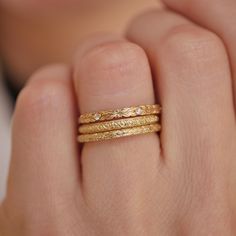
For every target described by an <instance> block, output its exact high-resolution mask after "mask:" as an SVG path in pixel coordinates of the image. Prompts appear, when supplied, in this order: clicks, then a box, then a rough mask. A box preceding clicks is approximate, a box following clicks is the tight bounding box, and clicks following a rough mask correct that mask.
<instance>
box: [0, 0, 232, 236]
mask: <svg viewBox="0 0 236 236" xmlns="http://www.w3.org/2000/svg"><path fill="white" fill-rule="evenodd" d="M165 2H166V3H168V4H169V6H171V7H172V8H175V9H176V10H179V11H180V10H181V11H182V13H183V14H185V15H186V16H188V17H189V18H191V19H192V20H195V21H197V22H199V23H201V25H202V26H198V25H196V24H194V23H192V22H191V21H190V20H188V19H187V18H184V17H183V16H180V15H178V14H177V13H174V12H172V11H167V10H161V11H160V10H159V11H153V12H149V13H146V14H145V15H143V16H141V17H139V18H137V19H136V20H134V22H133V23H132V25H131V26H130V28H129V30H128V38H129V40H130V41H132V43H131V42H128V41H127V40H125V39H122V38H118V37H116V36H110V35H104V36H102V37H101V36H99V37H94V38H93V39H90V40H88V41H87V42H86V44H84V45H81V46H80V49H79V50H78V53H77V56H76V59H75V62H74V63H73V66H72V68H69V67H67V66H62V65H57V66H52V67H48V68H45V69H43V70H41V71H38V72H36V74H35V75H34V76H32V78H31V81H30V83H29V84H28V85H27V86H26V88H24V90H23V91H22V93H21V95H20V97H19V99H18V102H17V106H16V111H15V114H14V122H13V123H14V127H13V148H12V162H11V170H10V177H9V184H8V193H7V197H6V199H5V201H4V203H3V205H2V207H1V211H0V219H1V221H0V225H1V226H2V227H1V229H2V231H3V233H2V235H4V236H5V235H7V236H8V235H10V236H11V235H19V236H21V235H30V236H31V235H33V236H37V235H40V236H41V235H45V236H47V235H49V236H59V235H63V236H64V235H83V236H84V235H89V236H92V235H135V236H137V235H145V236H146V235H150V236H152V235H161V236H165V235H170V236H172V235H173V236H174V235H181V236H182V235H191V236H192V235H193V236H194V235H197V236H199V235H203V236H205V235H214V236H215V235H216V236H218V235H219V236H222V235H227V236H228V235H234V234H235V232H236V229H235V226H234V225H235V224H234V223H235V222H236V201H235V196H236V174H235V173H236V160H235V153H236V125H235V106H234V100H233V99H234V93H235V92H234V89H233V86H232V84H233V83H234V82H233V81H234V78H233V76H232V75H231V70H232V72H234V70H235V69H234V68H233V65H234V64H235V63H234V58H236V56H234V55H233V54H234V52H236V50H234V47H235V46H234V45H233V44H234V43H233V41H234V38H235V36H234V30H233V28H232V29H231V25H230V24H227V23H228V22H227V21H226V20H225V19H226V18H225V17H216V16H217V13H218V12H217V9H218V8H216V6H215V5H214V4H215V3H214V2H213V1H210V3H209V4H208V7H209V11H208V14H209V15H211V18H210V19H207V16H205V17H204V14H202V13H203V11H202V10H201V8H200V5H201V2H202V3H204V2H203V1H199V0H198V1H197V0H193V1H191V2H192V5H193V6H194V8H190V7H187V3H186V2H187V1H186V2H185V1H183V0H179V1H174V0H172V1H171V0H169V1H167V0H166V1H165ZM221 4H222V8H221V11H220V12H221V13H222V15H223V14H225V15H227V16H228V15H231V14H230V12H232V11H233V9H234V7H236V6H234V7H233V6H231V7H230V8H229V9H227V7H225V6H226V5H227V4H226V3H225V2H224V3H219V4H218V5H217V6H218V7H219V5H221ZM210 5H212V6H210ZM232 5H236V3H232ZM223 7H224V8H223ZM185 9H187V10H186V12H185ZM191 9H192V10H191ZM224 11H225V13H224ZM232 16H233V13H232ZM213 19H216V20H217V22H211V21H213ZM231 20H232V19H231ZM224 21H225V22H224ZM203 26H205V27H206V28H205V29H204V28H203ZM216 33H217V34H218V35H219V36H221V38H220V37H218V36H216ZM226 47H227V49H228V52H229V55H230V60H231V61H229V59H228V56H227V52H226ZM145 52H146V53H147V56H146V54H145ZM148 60H149V61H148ZM230 69H231V70H230ZM151 70H152V72H153V73H152V76H151ZM233 74H234V73H233ZM72 79H73V82H74V84H72ZM74 88H75V89H74ZM74 91H75V92H74ZM155 100H156V101H158V102H160V103H161V104H162V106H163V114H162V121H161V123H162V132H161V136H160V137H158V136H157V135H156V134H150V135H141V136H135V137H130V138H122V139H119V140H111V141H106V142H101V143H90V144H86V145H84V146H83V147H79V149H80V150H78V147H77V143H76V141H75V140H76V133H77V132H76V130H77V116H78V111H79V112H80V113H85V112H88V111H94V110H101V109H108V108H117V107H125V106H131V105H137V104H151V103H155Z"/></svg>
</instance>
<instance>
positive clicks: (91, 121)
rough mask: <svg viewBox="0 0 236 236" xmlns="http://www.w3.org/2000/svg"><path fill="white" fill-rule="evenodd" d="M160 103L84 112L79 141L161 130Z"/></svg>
mask: <svg viewBox="0 0 236 236" xmlns="http://www.w3.org/2000/svg"><path fill="white" fill-rule="evenodd" d="M160 113H161V106H160V105H157V104H155V105H141V106H136V107H128V108H122V109H116V110H107V111H98V112H92V113H86V114H82V115H81V116H80V117H79V125H80V126H79V135H78V141H79V142H81V143H86V142H95V141H103V140H109V139H114V138H120V137H127V136H133V135H139V134H147V133H153V132H159V131H160V130H161V125H160V124H159V123H158V121H159V117H158V114H160Z"/></svg>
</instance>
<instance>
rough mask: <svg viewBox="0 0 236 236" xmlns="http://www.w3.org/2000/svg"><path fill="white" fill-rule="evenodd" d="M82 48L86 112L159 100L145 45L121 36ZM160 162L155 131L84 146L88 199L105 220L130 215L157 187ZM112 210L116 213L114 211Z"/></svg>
mask: <svg viewBox="0 0 236 236" xmlns="http://www.w3.org/2000/svg"><path fill="white" fill-rule="evenodd" d="M80 50H82V51H84V50H83V47H82V48H81V49H80ZM80 50H79V53H78V55H79V56H78V57H77V59H76V62H75V74H74V80H75V84H76V88H77V96H78V103H79V107H80V112H81V113H82V114H83V113H86V112H92V111H99V110H104V109H105V110H106V109H116V108H123V107H130V106H136V105H140V104H154V103H155V97H154V91H153V85H152V78H151V73H150V68H149V65H148V61H147V58H146V56H145V53H144V52H143V50H142V49H141V48H139V47H138V46H136V45H134V44H131V43H128V42H126V41H125V40H122V39H113V40H106V39H104V43H102V42H100V43H99V44H96V43H94V44H90V46H89V48H87V50H86V52H85V53H84V54H83V55H81V53H80ZM158 163H159V143H158V136H157V135H156V134H148V135H140V136H133V137H127V138H120V139H116V140H110V141H104V142H97V143H88V144H85V145H84V147H83V152H82V170H83V189H84V194H85V196H86V199H87V201H88V203H89V204H91V206H92V207H94V209H96V210H97V213H98V215H99V216H101V217H103V218H104V217H105V218H107V217H109V216H111V215H112V216H113V217H114V215H117V214H119V215H127V214H126V213H125V212H126V211H130V208H132V209H134V208H136V204H137V203H136V201H135V199H136V198H142V196H143V191H144V189H148V188H150V187H151V186H152V184H153V180H154V176H155V175H156V172H157V167H158ZM131 194H132V195H133V196H132V198H130V196H131ZM136 194H137V195H136ZM114 202H117V203H118V202H119V203H120V205H121V206H123V207H120V208H119V207H116V206H115V205H116V204H114ZM104 206H106V207H104ZM126 206H127V208H126V209H124V208H125V207H126ZM114 208H115V209H114ZM111 210H113V211H114V213H115V214H109V211H111ZM128 215H129V214H128ZM116 220H117V219H114V222H116Z"/></svg>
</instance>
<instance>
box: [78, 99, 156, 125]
mask: <svg viewBox="0 0 236 236" xmlns="http://www.w3.org/2000/svg"><path fill="white" fill-rule="evenodd" d="M160 112H161V106H160V105H157V104H155V105H141V106H136V107H127V108H122V109H116V110H107V111H98V112H92V113H86V114H83V115H81V116H80V117H79V123H80V124H88V123H94V122H99V121H107V120H113V119H121V118H128V117H135V116H145V115H154V114H159V113H160Z"/></svg>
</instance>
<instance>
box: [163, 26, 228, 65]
mask: <svg viewBox="0 0 236 236" xmlns="http://www.w3.org/2000/svg"><path fill="white" fill-rule="evenodd" d="M163 48H164V49H165V50H167V51H168V53H169V55H173V56H177V57H178V58H179V57H181V60H184V61H185V62H188V61H189V60H190V62H191V61H192V60H194V61H195V62H201V61H204V63H205V62H206V61H208V60H211V61H212V60H216V59H219V57H221V55H222V53H223V52H224V46H223V43H222V42H221V40H220V39H219V37H217V36H216V35H215V34H214V33H211V32H209V31H206V30H202V29H199V28H197V27H195V26H191V25H186V24H185V25H179V26H176V27H174V28H173V29H172V30H170V31H169V33H168V34H167V35H166V37H165V38H164V41H163Z"/></svg>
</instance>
